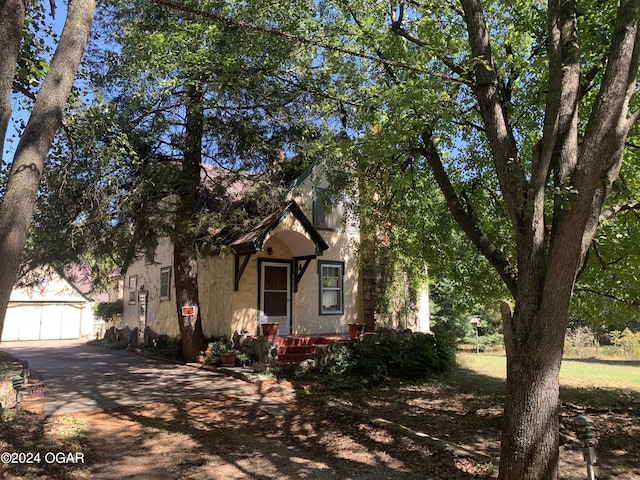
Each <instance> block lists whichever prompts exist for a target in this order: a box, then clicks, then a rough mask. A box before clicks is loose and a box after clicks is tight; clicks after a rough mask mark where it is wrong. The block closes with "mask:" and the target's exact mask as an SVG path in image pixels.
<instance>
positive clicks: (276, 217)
mask: <svg viewBox="0 0 640 480" xmlns="http://www.w3.org/2000/svg"><path fill="white" fill-rule="evenodd" d="M289 215H293V216H294V217H295V219H296V220H297V221H298V222H300V225H301V226H302V228H303V230H304V232H305V233H306V234H307V235H308V237H309V239H311V241H312V242H313V244H314V245H315V250H316V255H321V254H322V252H324V251H325V250H327V249H328V248H329V246H328V245H327V243H326V242H325V241H324V239H323V238H322V236H321V235H320V233H318V231H317V230H316V229H315V228H314V227H313V224H312V223H311V221H309V219H308V218H307V216H306V215H305V214H304V212H303V211H302V209H301V208H300V206H299V205H298V204H297V203H296V202H295V201H294V200H291V201H289V202H288V203H287V204H285V205H284V206H283V208H282V209H280V210H278V211H276V212H274V213H272V214H271V215H269V216H268V217H266V218H265V219H263V220H262V221H261V222H260V223H259V224H258V225H256V226H255V227H254V228H253V230H251V231H250V232H247V233H245V234H244V235H242V236H240V237H239V238H238V239H236V240H234V241H233V242H231V244H230V245H229V246H230V247H231V250H232V251H233V252H234V253H235V254H236V255H247V254H251V253H255V252H258V251H260V250H262V249H263V246H264V242H265V240H266V239H267V238H268V237H269V234H270V233H271V232H273V230H274V229H275V228H276V227H277V226H278V225H280V223H282V221H283V220H284V219H285V218H286V217H287V216H289Z"/></svg>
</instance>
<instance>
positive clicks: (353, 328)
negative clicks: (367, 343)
mask: <svg viewBox="0 0 640 480" xmlns="http://www.w3.org/2000/svg"><path fill="white" fill-rule="evenodd" d="M357 336H358V324H357V323H350V324H349V338H350V339H352V340H353V339H354V338H356V337H357Z"/></svg>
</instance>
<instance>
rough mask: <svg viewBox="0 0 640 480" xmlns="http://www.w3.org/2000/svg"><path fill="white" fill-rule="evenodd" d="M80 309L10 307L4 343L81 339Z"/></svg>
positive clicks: (3, 338)
mask: <svg viewBox="0 0 640 480" xmlns="http://www.w3.org/2000/svg"><path fill="white" fill-rule="evenodd" d="M81 325H82V309H81V308H78V307H76V306H74V305H24V304H23V305H18V306H9V308H7V315H6V317H5V324H4V329H3V331H2V340H3V341H14V340H59V339H69V338H79V337H80V336H81Z"/></svg>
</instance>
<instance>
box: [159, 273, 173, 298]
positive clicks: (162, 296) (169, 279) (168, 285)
mask: <svg viewBox="0 0 640 480" xmlns="http://www.w3.org/2000/svg"><path fill="white" fill-rule="evenodd" d="M165 274H168V275H169V278H168V281H167V292H166V295H163V294H162V293H163V292H162V277H163V275H165ZM170 298H171V267H162V268H161V269H160V300H169V299H170Z"/></svg>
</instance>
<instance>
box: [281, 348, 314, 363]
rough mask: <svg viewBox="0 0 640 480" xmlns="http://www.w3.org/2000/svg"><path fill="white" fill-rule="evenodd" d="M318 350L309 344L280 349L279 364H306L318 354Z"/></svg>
mask: <svg viewBox="0 0 640 480" xmlns="http://www.w3.org/2000/svg"><path fill="white" fill-rule="evenodd" d="M316 348H317V347H316V346H315V345H309V344H302V345H287V346H283V347H278V362H298V363H299V362H304V361H305V360H307V359H309V358H311V357H312V356H313V354H314V353H316Z"/></svg>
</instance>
